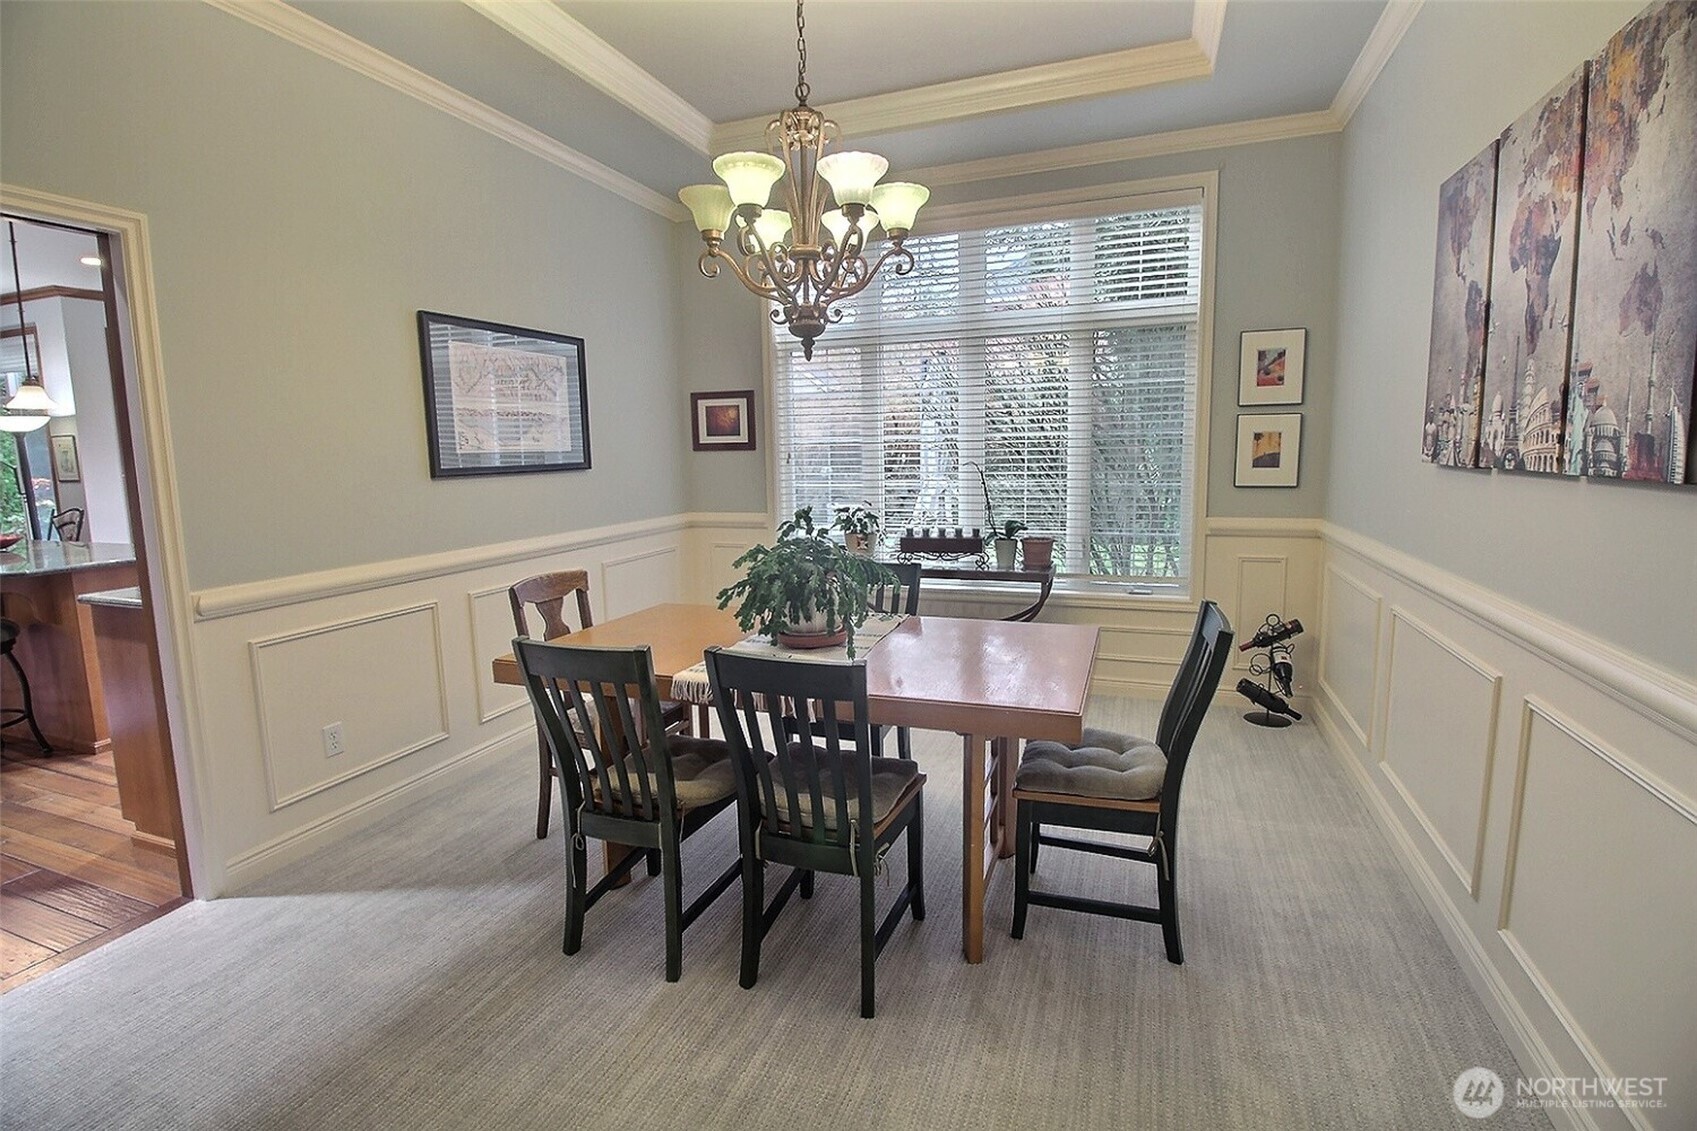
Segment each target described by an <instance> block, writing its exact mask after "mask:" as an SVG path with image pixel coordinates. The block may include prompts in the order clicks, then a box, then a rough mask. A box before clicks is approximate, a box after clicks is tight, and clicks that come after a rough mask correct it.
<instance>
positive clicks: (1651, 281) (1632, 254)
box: [1565, 0, 1697, 483]
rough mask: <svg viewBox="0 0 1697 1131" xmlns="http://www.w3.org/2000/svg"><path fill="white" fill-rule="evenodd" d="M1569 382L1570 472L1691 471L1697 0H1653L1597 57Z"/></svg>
mask: <svg viewBox="0 0 1697 1131" xmlns="http://www.w3.org/2000/svg"><path fill="white" fill-rule="evenodd" d="M1585 130H1586V133H1585V172H1584V187H1583V190H1582V193H1583V196H1582V200H1581V208H1580V216H1579V272H1578V282H1577V295H1578V301H1577V304H1576V306H1575V309H1574V329H1573V334H1574V341H1573V375H1572V380H1571V382H1570V385H1569V391H1568V431H1567V444H1566V451H1565V470H1566V471H1567V473H1568V474H1569V475H1589V476H1593V477H1602V478H1614V477H1619V478H1622V479H1638V480H1648V481H1652V482H1661V483H1688V482H1691V481H1692V470H1693V469H1692V467H1691V460H1690V451H1691V435H1692V434H1691V427H1692V422H1691V399H1692V386H1693V384H1694V382H1697V377H1694V374H1697V140H1694V139H1697V3H1692V2H1690V0H1680V2H1676V3H1668V4H1663V5H1661V6H1659V7H1656V8H1652V9H1650V10H1649V11H1647V12H1645V13H1644V14H1643V15H1641V16H1639V17H1638V18H1637V19H1635V20H1633V21H1632V22H1631V23H1629V24H1627V25H1626V27H1624V28H1622V29H1621V31H1620V32H1619V33H1618V34H1617V35H1615V37H1614V38H1613V39H1611V40H1610V41H1609V44H1608V46H1607V47H1605V48H1604V49H1603V52H1602V54H1601V55H1599V56H1598V57H1597V58H1596V60H1595V61H1593V63H1592V65H1591V92H1590V98H1589V102H1588V105H1587V109H1586V122H1585Z"/></svg>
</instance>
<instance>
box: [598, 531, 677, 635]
mask: <svg viewBox="0 0 1697 1131" xmlns="http://www.w3.org/2000/svg"><path fill="white" fill-rule="evenodd" d="M680 568H681V565H680V558H679V555H678V548H677V547H676V546H657V547H655V548H653V549H650V550H642V551H640V552H638V553H634V554H626V555H625V556H624V557H619V558H608V559H607V560H606V561H603V562H602V563H601V593H600V599H599V604H600V605H601V611H600V615H599V618H598V619H601V620H611V619H612V618H614V617H622V616H624V615H625V614H627V613H634V612H637V611H639V610H641V609H646V608H648V607H649V606H650V605H660V604H664V603H666V602H668V601H676V600H678V599H679V594H680V592H681V580H682V579H681V576H680Z"/></svg>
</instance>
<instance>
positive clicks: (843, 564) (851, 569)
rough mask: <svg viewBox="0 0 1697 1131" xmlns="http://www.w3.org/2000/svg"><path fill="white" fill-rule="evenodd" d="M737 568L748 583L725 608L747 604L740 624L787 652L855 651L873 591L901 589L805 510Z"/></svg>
mask: <svg viewBox="0 0 1697 1131" xmlns="http://www.w3.org/2000/svg"><path fill="white" fill-rule="evenodd" d="M732 565H734V566H736V567H738V568H744V567H746V572H745V573H744V575H743V577H742V579H741V580H740V581H737V582H736V583H734V584H732V585H728V586H726V587H725V588H724V589H721V590H720V591H719V607H720V608H721V609H723V608H726V607H728V606H729V605H730V603H731V602H732V601H735V600H737V599H738V598H740V599H741V604H739V605H738V606H737V623H738V624H739V625H741V626H742V628H743V631H745V632H748V631H755V630H758V631H760V632H762V633H767V634H769V635H771V636H772V637H773V639H775V640H776V641H777V642H778V643H779V644H781V645H783V646H784V647H786V648H829V647H831V646H833V645H836V644H844V643H846V644H847V645H848V654H849V658H850V659H853V658H854V630H855V629H856V628H859V627H860V626H861V625H862V624H865V623H866V617H867V615H868V614H869V613H870V612H871V610H872V592H873V590H875V589H877V588H879V587H880V586H883V585H892V584H895V575H894V574H892V573H891V572H890V571H889V570H888V569H886V568H885V567H883V566H881V565H879V564H878V563H877V562H875V561H873V560H872V559H871V558H869V557H862V556H860V555H858V554H852V553H850V552H849V551H848V549H847V548H846V547H843V546H840V545H838V544H837V543H836V542H835V541H833V540H832V539H831V534H830V530H828V529H824V528H818V527H815V526H814V525H813V508H811V507H803V508H802V509H800V510H798V511H796V512H795V517H794V518H791V519H789V520H788V521H786V522H784V523H783V524H782V525H780V526H779V527H778V539H777V543H776V544H775V545H772V546H766V545H759V546H755V547H753V548H752V549H750V550H749V551H748V552H747V553H745V554H743V555H742V556H741V557H740V558H738V559H737V560H736V561H735V562H733V563H732Z"/></svg>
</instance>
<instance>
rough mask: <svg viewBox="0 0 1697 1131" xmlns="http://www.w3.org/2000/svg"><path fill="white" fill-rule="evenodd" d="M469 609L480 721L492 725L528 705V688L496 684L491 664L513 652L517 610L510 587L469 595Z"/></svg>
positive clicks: (494, 588) (475, 592)
mask: <svg viewBox="0 0 1697 1131" xmlns="http://www.w3.org/2000/svg"><path fill="white" fill-rule="evenodd" d="M514 580H515V581H516V580H517V578H515V579H514ZM466 609H467V612H468V613H469V614H470V617H471V653H470V655H468V656H467V657H466V660H467V662H468V663H469V664H470V665H471V681H472V687H473V688H474V689H475V692H476V695H477V721H478V722H480V723H492V722H494V721H495V720H496V719H498V718H500V717H501V716H502V715H505V714H507V713H508V712H509V711H514V710H517V709H518V708H519V707H522V706H524V705H525V702H526V695H525V691H524V688H522V687H508V686H507V685H505V684H500V683H496V682H495V679H494V677H493V676H492V675H491V674H490V670H489V664H490V661H492V660H493V659H495V657H497V656H505V655H506V654H507V653H508V652H511V651H512V650H513V607H512V605H511V603H510V602H509V601H508V599H507V586H505V585H492V586H490V587H488V588H486V589H474V590H472V591H471V592H469V593H467V594H466Z"/></svg>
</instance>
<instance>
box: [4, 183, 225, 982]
mask: <svg viewBox="0 0 1697 1131" xmlns="http://www.w3.org/2000/svg"><path fill="white" fill-rule="evenodd" d="M3 219H4V221H5V225H4V227H5V229H7V230H6V232H5V234H6V236H7V237H8V242H9V238H10V236H11V235H12V234H13V233H15V235H16V239H17V248H18V256H17V271H16V273H15V274H14V273H13V272H11V271H7V272H4V273H0V275H3V277H4V279H5V282H4V284H3V285H0V289H3V290H4V291H5V293H4V295H0V325H3V326H4V330H0V379H3V381H4V385H5V388H4V399H10V398H11V396H12V395H13V394H14V393H15V392H16V389H17V387H18V385H19V384H21V383H22V382H23V381H24V380H25V376H26V374H28V375H29V376H30V378H31V379H34V380H38V381H40V382H41V384H42V385H43V387H44V388H45V390H46V392H47V395H48V397H49V398H50V399H51V401H52V403H53V405H54V407H53V409H52V410H50V413H49V417H48V419H47V420H46V422H45V423H39V422H29V423H33V424H34V425H35V426H34V427H33V428H32V429H31V430H29V431H14V430H13V429H12V428H10V427H8V428H7V430H6V431H5V432H4V433H0V535H4V536H7V537H5V538H4V539H3V540H5V541H10V540H11V539H10V537H9V536H10V535H17V536H18V538H17V541H16V542H15V543H14V544H12V545H10V546H9V547H7V548H6V549H4V550H0V614H3V616H4V619H5V622H6V625H5V632H6V637H7V649H8V651H9V653H10V655H9V656H8V660H9V661H10V660H15V661H16V663H15V664H14V663H10V662H8V663H7V664H4V665H0V706H4V707H6V708H8V710H7V712H6V714H5V715H4V716H0V717H3V718H4V720H6V722H7V725H6V726H4V727H3V728H0V907H3V909H4V915H3V916H0V992H4V991H5V990H9V989H11V988H14V987H15V986H17V985H21V984H23V983H24V982H26V981H28V980H30V979H32V978H34V977H37V976H39V975H40V974H41V973H44V972H45V971H47V970H50V969H53V968H56V967H58V966H61V965H63V964H65V963H66V962H69V961H71V960H73V959H75V958H77V957H79V956H80V955H82V954H85V953H88V952H89V951H90V950H93V949H95V948H97V947H99V946H100V945H103V944H104V943H105V942H108V941H110V940H111V939H113V938H116V937H118V936H119V935H121V934H123V933H125V932H127V931H130V930H133V929H135V928H136V927H138V926H140V925H142V924H144V923H147V922H150V921H152V920H153V919H156V918H158V917H159V916H161V915H163V914H166V913H167V912H169V911H170V910H172V909H174V908H175V907H178V906H180V905H181V904H183V903H184V902H186V901H187V900H188V898H189V897H190V896H192V894H193V889H192V885H191V882H190V876H189V868H188V855H187V849H188V845H187V843H186V840H185V837H184V831H183V830H184V822H183V810H182V802H181V796H180V791H179V789H178V783H177V775H176V768H175V765H174V762H173V744H172V741H171V733H170V727H169V723H168V720H167V710H166V696H165V686H166V685H165V682H164V676H163V665H162V664H161V659H160V649H159V639H160V637H159V635H158V625H157V623H156V619H155V617H154V614H153V610H152V608H151V600H150V596H149V595H150V594H151V593H154V592H157V588H156V587H154V586H152V585H151V584H150V578H149V572H148V553H147V546H146V536H145V527H146V524H145V523H144V522H142V521H141V517H140V516H141V515H142V510H141V495H140V491H139V487H138V484H139V483H140V477H139V476H138V473H137V472H138V469H137V463H136V453H135V445H134V443H133V440H132V433H131V428H132V421H133V417H132V416H131V414H130V411H129V403H128V402H129V392H128V387H129V386H128V382H127V381H126V373H125V355H124V350H123V348H122V341H123V333H122V330H121V327H120V323H119V318H120V314H119V312H120V303H119V295H118V293H117V276H116V275H115V273H114V271H113V256H114V253H115V251H116V250H117V249H116V248H115V247H114V238H113V237H112V236H111V235H110V234H108V233H106V232H100V231H94V230H90V229H85V228H78V227H74V226H70V225H66V224H60V223H57V222H53V221H47V220H43V219H39V218H29V217H24V216H21V215H14V214H12V213H10V212H7V213H5V214H4V217H3ZM9 250H10V249H9V248H8V251H9ZM7 266H10V263H9V262H8V264H7ZM26 684H27V687H28V694H27V695H26V694H25V686H26ZM26 707H27V711H28V716H27V718H26V717H15V716H20V715H22V714H23V709H24V708H26Z"/></svg>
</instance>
